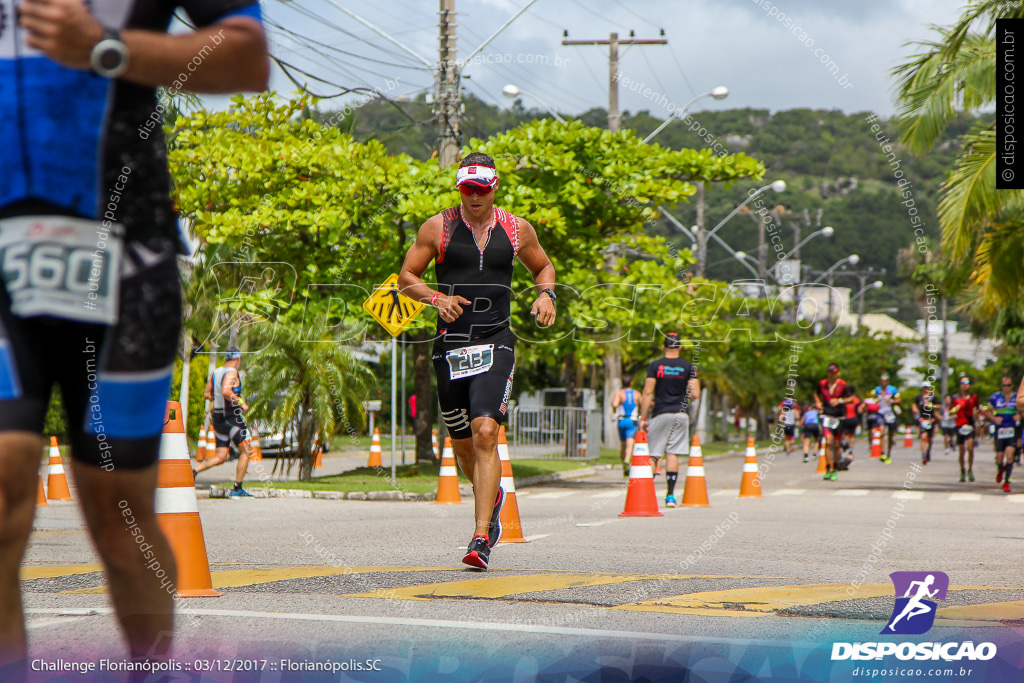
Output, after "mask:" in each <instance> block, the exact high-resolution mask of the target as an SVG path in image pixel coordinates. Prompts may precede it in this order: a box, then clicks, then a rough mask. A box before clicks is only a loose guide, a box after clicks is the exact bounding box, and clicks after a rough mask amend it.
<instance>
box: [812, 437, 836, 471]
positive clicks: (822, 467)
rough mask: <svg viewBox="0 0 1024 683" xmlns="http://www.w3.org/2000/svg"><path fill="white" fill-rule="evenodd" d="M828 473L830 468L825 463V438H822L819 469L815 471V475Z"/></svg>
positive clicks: (819, 443)
mask: <svg viewBox="0 0 1024 683" xmlns="http://www.w3.org/2000/svg"><path fill="white" fill-rule="evenodd" d="M833 438H834V437H833ZM827 471H828V466H827V464H826V463H825V437H821V441H819V442H818V469H816V470H814V473H815V474H825V472H827Z"/></svg>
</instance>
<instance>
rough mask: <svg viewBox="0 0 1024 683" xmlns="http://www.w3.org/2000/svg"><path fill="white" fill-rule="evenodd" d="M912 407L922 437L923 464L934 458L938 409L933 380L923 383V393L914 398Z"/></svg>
mask: <svg viewBox="0 0 1024 683" xmlns="http://www.w3.org/2000/svg"><path fill="white" fill-rule="evenodd" d="M912 408H913V410H914V418H915V419H916V420H917V431H918V434H920V437H921V464H922V465H926V464H928V463H929V462H931V460H932V434H934V433H935V412H936V410H937V409H938V405H937V404H936V403H935V396H934V395H933V394H932V384H931V382H927V381H926V382H922V383H921V393H920V394H919V395H918V397H917V398H915V399H914V403H913V406H912Z"/></svg>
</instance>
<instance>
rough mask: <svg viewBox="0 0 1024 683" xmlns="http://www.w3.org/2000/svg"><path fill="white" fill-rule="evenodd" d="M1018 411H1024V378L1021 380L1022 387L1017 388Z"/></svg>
mask: <svg viewBox="0 0 1024 683" xmlns="http://www.w3.org/2000/svg"><path fill="white" fill-rule="evenodd" d="M1017 412H1019V413H1024V378H1022V379H1021V380H1020V387H1019V388H1018V389H1017Z"/></svg>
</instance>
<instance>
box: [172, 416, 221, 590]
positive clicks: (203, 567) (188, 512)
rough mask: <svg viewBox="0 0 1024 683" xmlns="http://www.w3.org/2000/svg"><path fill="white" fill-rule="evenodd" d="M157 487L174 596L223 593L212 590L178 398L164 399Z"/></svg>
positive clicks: (208, 563)
mask: <svg viewBox="0 0 1024 683" xmlns="http://www.w3.org/2000/svg"><path fill="white" fill-rule="evenodd" d="M156 487H157V488H156V520H157V523H158V524H159V525H160V530H161V531H163V532H164V536H166V537H167V541H168V543H170V545H171V551H172V552H173V553H174V560H175V562H177V564H178V577H177V595H180V596H181V597H185V598H200V597H217V596H219V595H223V594H224V593H222V592H221V591H217V590H214V589H213V580H212V578H211V577H210V562H209V560H208V559H207V556H206V541H205V540H204V539H203V524H202V522H201V521H200V520H199V504H198V503H197V501H196V487H195V479H193V478H192V463H191V462H190V460H189V453H188V441H187V440H186V439H185V427H184V425H183V424H182V422H181V404H179V403H178V402H177V401H168V402H167V416H166V417H165V419H164V433H163V436H161V438H160V464H159V467H158V469H157V481H156Z"/></svg>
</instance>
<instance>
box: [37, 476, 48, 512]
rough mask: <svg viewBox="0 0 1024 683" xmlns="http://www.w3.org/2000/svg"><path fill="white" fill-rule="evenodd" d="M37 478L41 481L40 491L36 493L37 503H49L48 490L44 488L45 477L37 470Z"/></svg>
mask: <svg viewBox="0 0 1024 683" xmlns="http://www.w3.org/2000/svg"><path fill="white" fill-rule="evenodd" d="M36 480H37V481H38V482H39V493H38V494H37V495H36V505H37V506H40V505H49V503H47V502H46V491H44V490H43V478H42V477H41V476H39V473H38V472H36Z"/></svg>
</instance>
